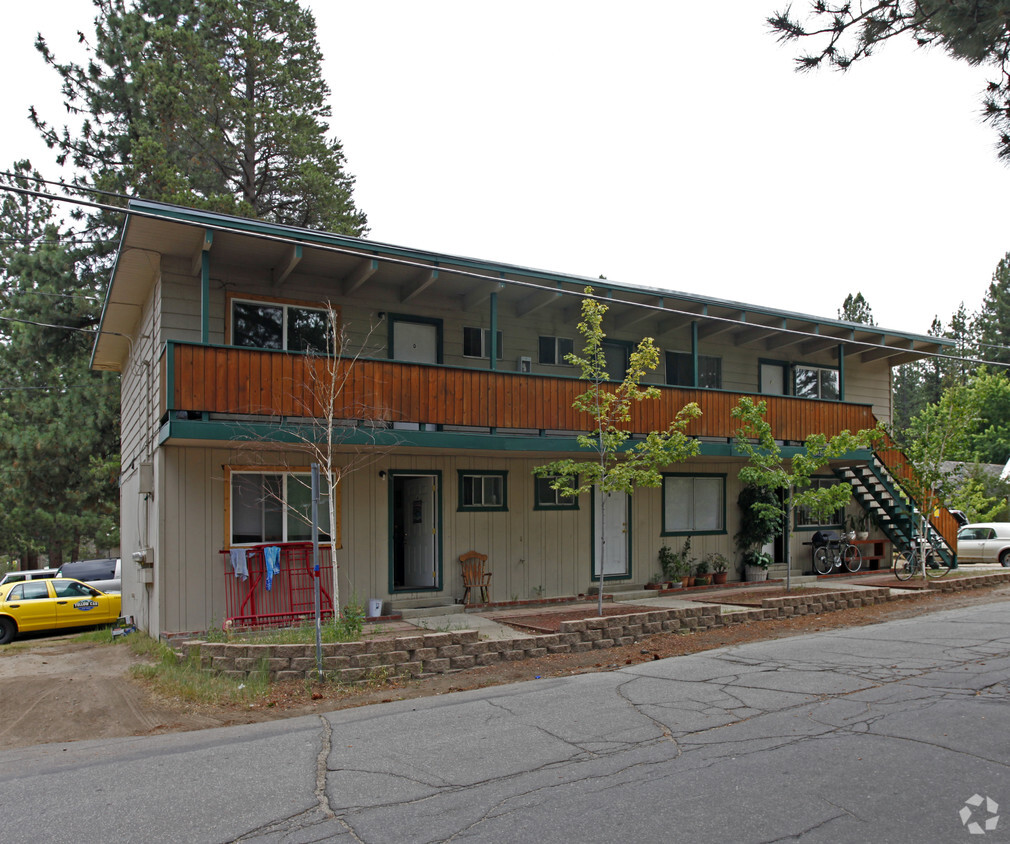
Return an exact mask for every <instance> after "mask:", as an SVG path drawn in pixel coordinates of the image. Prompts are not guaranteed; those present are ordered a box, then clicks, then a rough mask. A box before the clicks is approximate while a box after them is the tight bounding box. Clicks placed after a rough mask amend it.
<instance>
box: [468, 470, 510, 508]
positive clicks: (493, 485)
mask: <svg viewBox="0 0 1010 844" xmlns="http://www.w3.org/2000/svg"><path fill="white" fill-rule="evenodd" d="M507 477H508V473H507V472H476V471H460V472H459V507H458V509H460V510H507V509H508V501H507V498H506V486H505V481H506V478H507Z"/></svg>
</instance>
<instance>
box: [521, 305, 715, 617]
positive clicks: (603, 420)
mask: <svg viewBox="0 0 1010 844" xmlns="http://www.w3.org/2000/svg"><path fill="white" fill-rule="evenodd" d="M585 294H586V298H584V299H583V300H582V321H581V322H580V323H579V326H578V328H579V333H580V334H581V335H582V337H583V339H584V340H585V346H584V349H583V352H582V354H581V355H578V354H570V355H567V357H566V359H567V361H568V362H569V363H570V364H572V365H573V366H578V367H579V369H580V372H581V376H580V377H581V378H582V380H584V381H587V382H588V389H587V390H586V391H585V392H584V393H582V394H581V395H579V396H578V397H577V398H576V399H575V401H574V402H573V404H572V407H574V408H575V409H576V410H578V411H580V412H582V413H585V414H586V415H587V416H589V417H591V418H592V420H593V430H592V433H590V434H580V435H579V436H578V443H579V446H581V447H582V448H585V449H588V450H591V451H593V452H594V456H593V457H592V458H591V459H583V460H576V459H574V458H566V459H564V460H555V461H553V462H552V463H548V464H545V465H543V466H538V467H537V468H536V469H534V470H533V473H534V474H535V475H537V476H538V477H542V478H543V477H552V478H553V479H554V480H553V481H552V483H551V487H552V488H553V489H555V490H557V491H558V492H560V493H561V494H562V495H563V496H565V497H568V498H574V497H576V496H579V495H582V494H583V493H586V492H589V491H590V490H591V489H594V488H595V489H596V490H597V491H598V493H599V494H600V498H601V508H603V509H602V510H601V513H605V508H606V502H607V498H606V497H607V495H608V494H610V493H613V492H622V493H624V494H626V495H631V494H632V493H633V492H634V490H635V488H636V487H657V486H660V485H661V484H662V482H663V478H662V475H661V474H660V471H661V470H662V469H663V468H664V467H666V466H669V465H671V464H674V463H680V462H682V461H684V460H686V459H687V458H689V457H693V456H694V455H696V454H697V453H698V442H697V440H694V439H692V438H691V437H689V436H688V435H687V434H686V433H685V430H686V428H687V426H688V424H689V423H690V422H691V420H693V419H696V418H697V417H698V416H700V415H701V408H699V407H698V405H697V404H695V403H694V402H692V403H690V404H687V405H685V406H684V407H682V408H681V409H680V410H679V411H678V412H677V415H676V416H675V417H674V418H673V419H672V420H671V421H670V424H669V426H668V427H667V428H666V430H664V431H651V432H650V433H649V434H648V435H647V436H646V438H645V439H644V440H638V441H636V442H634V443H633V444H629V440H630V439H631V433H630V432H629V431H628V430H627V429H628V425H629V423H630V421H631V413H632V409H633V408H634V407H635V405H636V404H638V403H639V402H642V401H646V400H649V399H656V398H659V390H658V389H657V388H656V387H646V388H643V387H641V386H640V385H641V382H642V379H643V378H644V377H645V375H646V374H647V373H648V372H651V371H652V370H654V369H655V368H656V366H657V365H658V364H659V351H658V349H657V348H656V346H655V343H653V340H652V338H651V337H645V338H643V339H642V340H641V342H640V343H639V344H638V347H637V348H636V349H635V350H634V351H633V352H632V353H631V355H630V357H629V363H628V369H627V371H626V372H625V373H624V377H623V380H621V381H620V382H619V383H614V382H613V381H611V378H610V373H608V372H607V362H606V358H605V355H604V347H603V341H604V339H605V338H606V336H607V335H606V334H605V333H604V331H603V317H604V315H605V314H606V313H607V310H608V308H607V305H606V304H605V303H604V302H603V301H601V300H600V299H597V298H595V297H594V296H593V288H592V287H587V288H586V289H585ZM605 524H606V520H605V519H604V518H601V519H600V587H599V592H598V605H599V613H600V615H603V581H604V574H603V560H604V559H605V556H604V555H605V551H606V543H607V535H606V528H605Z"/></svg>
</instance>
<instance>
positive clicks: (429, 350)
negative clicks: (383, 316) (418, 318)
mask: <svg viewBox="0 0 1010 844" xmlns="http://www.w3.org/2000/svg"><path fill="white" fill-rule="evenodd" d="M393 359H394V360H405V361H410V362H411V363H438V325H436V324H435V323H433V322H414V321H412V320H406V319H394V320H393Z"/></svg>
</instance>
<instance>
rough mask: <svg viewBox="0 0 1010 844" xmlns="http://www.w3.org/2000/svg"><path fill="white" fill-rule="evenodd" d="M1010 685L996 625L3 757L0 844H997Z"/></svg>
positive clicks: (822, 637) (911, 624) (730, 652)
mask: <svg viewBox="0 0 1010 844" xmlns="http://www.w3.org/2000/svg"><path fill="white" fill-rule="evenodd" d="M1008 675H1010V603H998V604H988V605H984V606H975V607H971V608H966V609H961V610H952V611H949V612H943V613H936V614H931V615H926V616H922V617H920V618H915V619H908V620H903V621H895V622H889V623H887V624H882V625H876V626H871V627H860V628H851V629H847V630H842V631H831V632H827V633H820V634H815V635H810V636H803V637H797V638H790V639H783V640H779V641H773V642H763V643H755V644H750V645H745V646H740V647H734V648H726V649H722V650H718V651H709V652H707V653H703V654H696V655H693V656H684V657H679V658H676V659H670V660H663V661H657V662H653V663H643V664H640V665H636V666H633V667H629V668H625V669H623V670H620V671H612V672H605V673H600V674H583V675H578V676H573V677H569V678H562V679H551V680H534V679H531V680H530V681H529V682H526V683H521V684H516V685H512V686H504V687H498V688H493V689H486V690H479V691H473V692H462V693H458V694H453V695H446V696H443V697H435V698H425V699H421V700H411V701H400V702H397V703H392V704H385V705H381V706H370V707H364V708H360V709H352V710H344V711H341V712H334V713H330V714H327V715H325V716H322V717H316V716H312V717H303V718H296V719H292V720H289V721H277V722H271V723H267V724H257V725H251V726H242V727H234V728H226V729H217V730H208V731H204V732H198V733H184V734H175V735H166V736H160V737H154V738H135V739H116V740H111V741H104V742H77V743H72V744H64V745H59V744H54V745H44V746H39V747H33V748H25V749H21V750H11V751H6V752H4V751H0V807H2V809H0V840H3V841H18V842H35V841H39V842H43V841H44V842H64V841H66V842H71V841H72V842H90V841H102V842H113V841H124V842H127V841H144V842H148V841H151V842H154V841H157V842H174V841H179V842H224V841H255V842H292V844H295V842H299V844H300V842H314V841H328V840H338V841H347V842H351V841H363V842H369V844H371V842H429V841H447V840H452V841H486V842H513V841H514V842H554V841H557V842H562V841H563V842H596V841H606V842H615V841H629V840H630V841H632V842H636V843H637V842H651V841H664V842H667V841H678V842H680V841H683V842H692V844H693V842H772V841H802V842H832V844H838V842H860V844H862V843H863V842H869V841H874V842H891V841H894V842H899V841H909V842H913V841H914V842H933V841H944V842H951V841H955V842H956V841H978V842H986V841H1006V840H1010V776H1008V767H1007V766H1008V761H1010V753H1008V749H1010V738H1008V732H1010V708H1008V705H1007V704H1008V700H1007V684H1008ZM38 717H42V718H59V717H60V714H59V713H58V712H41V711H40V712H38ZM976 795H977V798H978V799H977V800H974V799H972V798H975V797H976ZM969 800H971V802H970V803H969V802H968V801H969ZM966 804H968V805H967V806H966ZM976 804H977V805H976ZM997 807H998V808H997ZM965 811H966V812H967V813H968V814H966V813H965ZM1004 811H1007V812H1008V815H1007V817H1006V818H1005V819H1004V818H1003V817H1002V813H1003V812H1004ZM997 815H999V817H998V819H996V818H997ZM987 822H988V828H987V826H986V823H987ZM972 824H978V826H977V828H976V830H977V831H976V832H975V833H974V834H973V832H972V831H971V830H972V827H971V825H972Z"/></svg>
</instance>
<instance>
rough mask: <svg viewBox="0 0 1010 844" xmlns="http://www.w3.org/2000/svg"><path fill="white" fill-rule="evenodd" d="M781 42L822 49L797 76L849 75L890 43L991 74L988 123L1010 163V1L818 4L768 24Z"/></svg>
mask: <svg viewBox="0 0 1010 844" xmlns="http://www.w3.org/2000/svg"><path fill="white" fill-rule="evenodd" d="M768 25H769V26H770V27H771V28H772V31H774V32H776V33H777V34H778V36H779V40H780V41H784V42H792V41H799V40H801V39H805V40H807V41H808V43H811V44H816V45H817V46H816V47H815V48H814V49H813V50H812V51H811V52H808V53H803V54H801V55H799V56H798V57H797V58H796V67H797V69H798V70H812V69H814V68H817V67H820V66H821V65H822V64H823V65H827V66H829V67H833V68H836V69H838V70H847V69H848V68H849V67H851V66H852V64H853V62H856V61H859V60H860V59H864V58H866V57H867V56H870V55H871V54H872V53H873V51H874V49H875V48H876V47H878V46H879V45H881V44H883V43H884V42H886V41H888V40H890V39H891V38H902V37H905V36H906V35H907V36H909V37H911V38H912V39H913V40H914V41H915V43H916V45H917V46H919V47H932V46H936V47H940V48H942V49H943V51H944V52H945V53H947V54H948V55H950V56H953V57H954V58H955V59H961V60H962V61H966V62H968V63H969V64H971V65H983V66H987V67H991V68H992V69H993V71H994V73H995V79H993V80H992V81H990V83H989V85H988V86H987V88H986V93H985V97H984V101H983V108H984V114H985V119H986V120H987V121H989V122H990V123H992V125H993V126H995V127H996V130H997V131H998V133H999V155H1000V157H1001V158H1003V159H1004V160H1010V76H1008V75H1007V73H1006V61H1007V43H1008V41H1010V0H990V1H989V2H985V3H979V2H965V0H875V2H873V3H852V2H850V0H836V2H827V0H815V2H811V4H810V11H809V13H808V15H807V18H806V20H801V19H800V18H798V17H793V15H792V8H791V7H787V8H786V9H785V10H784V11H781V12H777V13H775V14H774V15H772V16H771V17H769V18H768Z"/></svg>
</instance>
